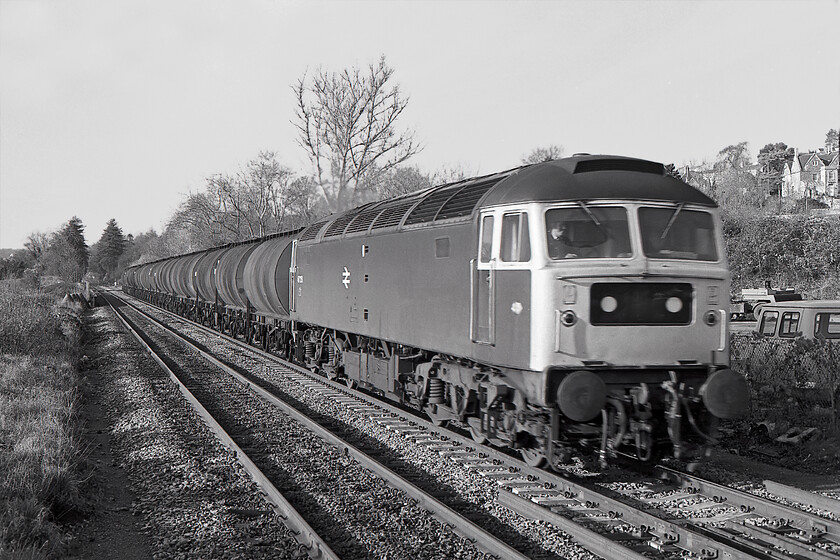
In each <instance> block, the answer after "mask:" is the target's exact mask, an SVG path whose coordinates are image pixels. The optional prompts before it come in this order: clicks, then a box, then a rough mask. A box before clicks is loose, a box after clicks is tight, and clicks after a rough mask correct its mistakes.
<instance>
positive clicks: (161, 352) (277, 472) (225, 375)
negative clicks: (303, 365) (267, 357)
mask: <svg viewBox="0 0 840 560" xmlns="http://www.w3.org/2000/svg"><path fill="white" fill-rule="evenodd" d="M107 299H108V301H109V303H111V306H112V308H113V309H114V310H115V313H117V315H118V316H119V317H121V319H122V320H123V321H124V324H125V325H126V326H127V327H128V328H129V329H131V330H132V331H134V332H136V333H137V335H136V336H137V337H138V339H139V340H141V341H142V342H143V344H144V345H145V346H146V347H147V349H148V350H149V351H150V352H151V353H152V354H153V356H154V357H155V359H156V361H157V362H158V363H159V364H160V365H161V366H162V367H164V368H167V369H168V370H169V371H170V373H171V376H172V378H173V380H174V381H175V382H176V383H178V384H179V387H180V388H181V392H182V393H184V395H185V397H186V398H187V399H188V400H189V401H190V403H191V404H192V405H193V407H194V408H195V409H196V410H197V411H198V413H199V414H200V416H201V417H202V419H204V421H205V423H207V424H208V426H209V427H210V428H211V430H212V431H213V432H214V433H215V434H216V436H217V437H218V438H219V439H220V441H221V442H222V443H223V444H224V445H226V446H227V447H228V448H229V449H231V451H232V452H233V453H235V454H236V457H237V459H238V460H239V461H240V463H241V464H242V465H243V467H245V468H246V470H247V471H248V472H249V473H250V474H251V476H252V478H253V479H254V481H255V482H257V484H258V485H259V486H260V487H261V488H262V490H263V492H265V493H266V495H267V499H268V500H269V501H270V502H271V503H272V504H273V505H274V506H275V508H277V509H278V511H279V512H280V514H281V517H282V518H284V519H285V520H286V522H287V523H288V524H289V527H290V528H291V529H292V530H293V532H294V533H296V534H297V535H298V536H299V539H300V542H301V545H302V546H303V547H304V548H305V549H306V550H307V552H308V554H309V556H310V557H312V558H357V557H380V556H381V554H382V553H381V551H379V552H377V551H376V550H371V551H364V550H361V549H363V548H364V545H363V543H361V542H353V543H352V544H351V545H348V541H359V539H358V538H355V539H354V538H352V537H353V536H355V535H354V534H353V531H352V530H348V529H346V528H345V529H344V530H337V528H338V529H341V525H340V524H341V522H342V521H343V520H341V519H336V510H335V509H332V510H330V511H331V515H327V516H324V515H313V511H314V510H319V509H323V508H324V505H323V503H321V502H324V501H328V500H330V499H332V500H335V501H337V502H339V503H338V505H339V506H342V504H341V503H340V502H342V501H343V502H346V501H347V498H348V497H350V496H349V495H341V494H342V492H343V491H344V489H343V488H342V487H341V484H336V485H335V486H332V483H333V482H336V481H337V479H341V478H345V479H346V478H347V473H348V472H350V473H351V475H352V470H353V469H352V467H354V466H355V467H356V469H357V470H359V471H362V473H361V474H360V475H359V476H358V478H357V479H356V480H351V481H350V483H351V485H353V486H355V487H356V488H357V489H358V490H359V491H360V492H363V493H366V492H367V491H368V490H373V488H367V487H360V485H363V486H364V485H366V484H371V485H372V486H376V487H377V488H375V490H376V491H377V492H378V493H381V494H383V499H382V500H381V501H380V502H379V503H380V505H381V506H382V507H381V508H380V509H381V510H374V511H365V512H364V514H365V516H366V517H368V518H367V519H366V520H364V521H361V522H360V521H359V520H358V518H357V517H356V516H357V512H355V511H354V510H355V509H356V508H354V507H353V506H354V505H355V504H352V503H351V504H347V503H344V504H343V507H342V509H343V510H344V511H345V512H347V513H348V516H349V517H350V518H352V519H348V520H344V521H347V522H348V524H349V525H351V526H352V525H354V524H355V526H356V528H361V527H362V525H364V527H365V528H367V529H369V528H370V525H371V524H372V522H373V521H375V519H376V518H377V516H378V517H380V518H381V517H382V515H390V514H393V513H395V512H394V511H393V508H394V505H395V504H396V505H399V504H400V502H403V503H404V504H405V505H408V506H410V507H408V508H407V513H411V512H410V511H408V510H411V509H414V510H416V511H414V512H413V513H414V515H413V516H410V517H409V519H410V520H411V522H412V523H414V522H415V521H418V520H419V521H422V520H423V518H424V517H427V518H429V517H432V516H434V518H436V519H437V521H436V522H429V519H426V522H425V523H424V524H423V528H424V529H423V531H417V530H416V529H415V530H412V529H411V528H409V527H405V528H404V530H402V531H400V530H394V531H391V532H390V534H389V536H390V538H391V539H395V538H396V539H399V542H397V543H393V542H392V543H390V545H389V546H390V547H392V548H393V549H396V550H410V549H411V548H418V547H419V548H422V547H424V546H426V545H428V544H430V543H427V542H426V543H424V542H423V541H424V540H428V539H429V537H430V536H433V537H435V538H434V539H433V540H434V541H437V542H436V543H435V544H436V545H437V546H439V547H440V548H441V549H442V550H446V549H447V548H451V549H456V550H459V551H460V554H461V555H462V557H464V558H485V557H496V558H511V559H516V560H524V559H527V558H529V557H528V556H525V555H524V554H521V553H520V552H518V551H517V550H516V549H514V548H513V547H511V546H509V545H507V544H506V543H504V542H502V541H501V540H499V539H498V538H496V537H495V536H494V535H493V534H491V533H490V532H489V531H487V530H485V529H483V528H481V527H479V526H478V525H477V524H475V523H473V522H472V521H470V520H469V519H467V518H466V517H464V516H463V515H461V514H459V513H458V512H456V511H455V510H453V509H452V508H450V507H449V506H447V505H445V504H443V503H442V502H441V501H440V500H438V499H437V498H436V497H434V496H432V495H431V494H429V493H428V492H426V491H424V490H423V489H422V488H420V487H419V486H418V485H416V484H414V483H412V482H410V481H408V480H407V479H405V478H403V477H402V476H400V475H399V474H398V473H396V472H395V471H394V470H393V469H390V468H388V467H386V466H385V465H383V464H381V463H380V462H379V461H378V460H377V459H375V458H374V457H372V456H371V455H370V454H369V453H368V452H367V451H365V450H362V449H360V448H359V447H357V446H355V445H353V444H352V443H350V442H349V441H347V440H346V439H344V438H342V437H340V436H339V435H336V432H337V431H340V430H337V429H336V426H335V425H333V426H330V425H329V423H328V422H326V421H325V419H324V418H318V417H317V416H318V415H317V414H312V413H311V412H310V413H309V414H305V413H304V412H301V411H299V410H296V408H295V407H293V406H291V405H290V404H288V403H287V402H284V401H282V400H281V399H279V398H278V397H276V396H275V395H273V394H271V393H270V392H268V391H267V390H265V389H263V388H261V387H259V386H258V385H255V384H253V383H252V382H251V381H249V380H247V379H245V378H244V377H242V376H241V374H239V373H238V372H236V371H235V370H233V369H232V368H230V367H229V366H227V365H226V364H224V363H222V362H221V361H219V360H217V359H216V358H214V357H213V356H211V355H210V354H209V353H207V352H205V351H204V350H202V349H200V348H198V347H197V346H195V345H193V344H191V343H189V342H188V341H186V340H185V339H184V338H183V337H180V336H179V335H177V333H175V332H174V331H172V330H171V329H168V328H166V327H165V326H164V325H162V324H161V323H157V322H154V319H152V318H150V317H149V316H148V315H145V314H142V315H141V311H140V310H139V309H138V308H130V309H128V310H126V309H120V307H121V306H120V305H114V304H113V300H114V299H116V297H115V296H114V295H110V294H109V295H108V296H107ZM176 337H177V339H176ZM185 348H186V349H187V351H186V352H185V351H184V349H185ZM220 374H221V375H220ZM231 380H234V381H235V383H232V382H231ZM237 385H238V386H237ZM235 393H239V396H238V398H234V399H231V396H232V395H234V394H235ZM242 394H244V395H245V399H243V397H242ZM255 398H256V399H261V400H263V401H264V402H268V403H270V404H271V406H272V407H275V408H277V409H279V410H281V411H282V413H283V414H284V415H286V418H283V419H282V422H280V423H281V424H284V425H285V426H287V427H288V426H289V425H290V424H294V423H297V424H299V425H302V426H304V427H305V429H306V431H308V432H311V434H314V436H315V437H317V438H318V439H319V440H321V442H322V443H321V446H322V447H326V448H328V449H318V444H316V443H315V442H313V441H312V438H311V437H310V438H307V436H306V435H304V436H301V435H299V434H292V435H289V434H288V430H286V432H287V435H289V437H293V438H294V440H295V441H293V442H292V447H291V448H289V447H286V448H283V447H282V446H280V445H278V442H277V441H276V440H277V432H276V431H274V429H276V427H277V424H278V423H277V422H269V420H270V419H269V418H267V417H265V416H263V417H261V418H259V420H260V421H259V422H251V423H249V422H248V421H247V420H248V417H249V416H252V412H251V411H252V410H254V409H253V408H251V407H249V406H242V405H243V404H244V402H245V401H246V400H249V399H250V400H254V399H255ZM237 404H238V405H239V406H238V407H237V406H235V405H237ZM302 408H305V407H302ZM231 410H238V412H239V415H238V417H235V416H236V415H233V414H231V413H230V412H231ZM275 418H276V416H275ZM251 419H253V418H251ZM290 420H291V421H290ZM298 431H299V430H298ZM301 446H302V447H303V448H305V449H307V450H308V451H310V452H311V454H308V455H309V456H310V458H312V459H314V463H315V469H314V472H309V473H305V474H301V471H300V470H297V471H295V472H294V474H295V475H296V476H295V477H294V478H295V480H296V483H295V484H293V485H290V484H289V482H288V478H289V475H290V474H292V473H293V469H292V468H291V467H289V466H288V464H287V465H286V467H285V469H283V468H280V469H278V468H276V465H275V466H274V468H271V467H270V468H268V469H266V468H265V465H266V464H267V463H270V462H271V461H270V460H269V459H270V457H271V456H272V455H278V454H284V453H286V454H288V453H292V452H296V453H298V454H302V451H303V449H302V448H301ZM331 456H332V457H331ZM320 459H323V461H322V460H320ZM330 459H337V463H338V465H339V467H340V470H342V471H343V472H341V473H334V475H333V476H330V475H329V473H328V470H327V469H325V468H324V467H325V463H327V462H329V461H330ZM354 462H355V463H357V465H354V464H353V463H354ZM307 476H309V477H311V479H312V480H310V481H309V482H313V484H312V485H311V486H307V485H306V482H305V481H304V479H305V478H306V477H307ZM377 477H378V478H379V479H380V480H379V481H378V482H379V484H377V481H376V480H375V479H377ZM371 479H373V480H371ZM381 481H385V482H386V483H387V487H386V484H382V483H381ZM284 489H285V490H286V491H285V492H284V491H283V490H284ZM330 490H332V491H333V493H334V494H336V495H334V496H328V495H327V494H328V493H329V491H330ZM394 490H397V491H398V492H402V493H404V494H405V497H397V496H395V494H396V492H394ZM284 494H287V495H289V497H287V496H286V495H284ZM395 498H396V499H395ZM360 503H361V501H360ZM366 503H369V502H366ZM333 505H336V504H333ZM402 509H403V507H400V508H399V509H398V511H400V510H402ZM383 510H384V511H383ZM428 512H431V513H432V516H430V515H428ZM316 513H317V512H316ZM313 517H314V519H312V518H313ZM398 518H399V517H398ZM336 522H337V523H339V525H334V524H333V523H336ZM430 529H431V530H430ZM348 532H349V533H351V534H350V535H348V534H347V533H348ZM348 537H350V538H348ZM377 540H378V538H377ZM409 540H410V541H412V542H408V541H409ZM441 541H449V542H448V543H443V544H441ZM470 548H473V549H474V554H469V549H470ZM334 550H335V551H334ZM418 552H419V551H418ZM385 556H387V552H386V553H385ZM417 557H422V555H419V556H417Z"/></svg>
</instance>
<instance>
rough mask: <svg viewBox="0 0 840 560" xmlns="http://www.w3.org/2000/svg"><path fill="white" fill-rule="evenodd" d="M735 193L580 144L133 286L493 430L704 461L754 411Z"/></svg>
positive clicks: (148, 268)
mask: <svg viewBox="0 0 840 560" xmlns="http://www.w3.org/2000/svg"><path fill="white" fill-rule="evenodd" d="M729 281H730V278H729V271H728V267H727V263H726V257H725V254H724V246H723V241H722V234H721V227H720V217H719V211H718V208H717V205H716V204H715V203H714V201H712V200H711V199H709V198H708V197H706V196H705V195H704V194H702V193H701V192H699V191H697V190H696V189H694V188H692V187H690V186H689V185H687V184H685V183H684V182H682V181H680V180H678V179H676V178H673V177H671V176H669V175H667V174H666V173H665V170H664V167H663V166H662V165H661V164H658V163H655V162H650V161H645V160H638V159H632V158H624V157H618V156H575V157H572V158H565V159H561V160H556V161H553V162H546V163H541V164H535V165H530V166H524V167H521V168H517V169H512V170H509V171H505V172H501V173H496V174H491V175H487V176H483V177H476V178H472V179H466V180H462V181H457V182H455V183H450V184H447V185H442V186H439V187H432V188H430V189H427V190H424V191H422V192H416V193H410V194H407V195H403V196H400V197H396V198H392V199H388V200H384V201H380V202H375V203H370V204H367V205H364V206H361V207H358V208H354V209H351V210H349V211H347V212H344V213H341V214H337V215H334V216H331V217H329V218H327V219H324V220H321V221H318V222H316V223H313V224H311V225H310V226H308V227H305V228H303V229H301V230H299V231H295V232H286V233H283V234H278V235H274V236H271V237H268V238H263V239H258V240H251V241H248V242H244V243H240V244H234V245H228V246H225V247H218V248H213V249H209V250H207V251H202V252H198V253H193V254H190V255H186V256H181V257H174V258H172V259H165V260H162V261H158V262H154V263H149V264H145V265H139V266H136V267H132V268H130V269H128V270H127V271H126V273H125V275H124V279H123V282H124V286H125V288H126V289H127V291H129V292H131V293H134V294H135V295H138V296H140V297H144V298H146V299H149V300H151V301H155V302H157V303H158V304H162V305H164V306H166V307H169V308H172V309H174V310H176V311H178V312H180V313H182V314H185V315H187V316H189V317H190V318H193V319H195V320H198V321H200V322H202V323H204V324H207V325H211V326H214V327H215V328H218V329H220V330H222V331H223V332H227V333H229V334H233V335H235V336H242V337H244V338H246V339H247V340H249V341H250V342H253V343H255V344H259V345H260V346H262V347H264V348H266V349H270V350H273V351H275V352H277V353H279V354H281V355H282V356H284V357H286V358H289V359H292V360H295V361H297V362H299V363H301V364H304V365H306V366H307V367H310V368H312V369H318V370H320V371H322V372H323V373H324V374H326V375H328V376H330V377H334V378H340V379H344V380H346V382H347V383H348V384H349V385H352V386H362V387H364V388H366V389H368V390H371V391H375V392H378V393H381V394H383V395H385V396H388V397H390V398H393V399H395V400H399V401H400V402H402V403H404V404H407V405H411V406H414V407H417V408H418V409H421V410H423V411H424V412H425V413H426V414H428V415H429V416H430V417H431V418H432V419H434V420H435V421H437V422H438V423H440V424H449V425H451V426H457V427H461V428H463V429H466V430H469V431H470V432H471V433H472V435H473V437H475V438H476V439H477V440H480V441H491V442H493V443H495V444H497V445H502V446H508V447H511V448H514V449H519V450H520V451H521V452H522V455H523V456H524V457H525V458H526V460H528V461H529V462H531V463H534V464H542V463H544V462H546V461H548V462H551V463H557V462H559V461H562V460H564V459H565V458H566V457H568V455H569V453H570V452H571V450H572V449H573V448H574V447H575V446H577V445H579V444H581V443H589V444H590V445H594V446H595V447H596V448H600V451H601V453H602V454H603V456H609V455H613V454H615V453H618V452H630V453H632V454H635V456H636V457H637V458H638V459H640V460H643V461H655V460H656V459H657V457H659V456H660V455H661V454H662V453H671V454H673V455H675V456H677V457H684V458H690V457H694V456H698V455H701V454H703V453H704V451H705V449H706V448H707V447H708V446H709V445H712V444H714V443H715V440H714V432H715V429H716V422H717V419H718V418H733V417H737V416H739V415H741V414H744V413H746V411H747V409H748V407H749V392H748V390H747V385H746V381H745V380H744V378H743V377H742V376H740V375H737V374H735V373H734V372H732V371H731V370H730V369H729V368H728V361H729V349H728V337H727V331H728V329H727V320H728V308H727V306H728V298H727V295H728V293H729Z"/></svg>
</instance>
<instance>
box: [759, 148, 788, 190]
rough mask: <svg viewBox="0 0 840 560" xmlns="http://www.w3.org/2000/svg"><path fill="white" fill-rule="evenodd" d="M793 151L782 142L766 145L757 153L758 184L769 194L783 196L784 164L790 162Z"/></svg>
mask: <svg viewBox="0 0 840 560" xmlns="http://www.w3.org/2000/svg"><path fill="white" fill-rule="evenodd" d="M794 153H795V152H794V149H793V148H789V147H788V145H787V144H785V143H784V142H776V143H775V144H766V145H765V146H764V147H763V148H761V149H760V150H759V151H758V165H759V177H758V178H759V182H760V183H761V186H762V188H764V189H766V191H767V192H768V193H770V194H779V195H780V196H781V195H782V194H783V193H782V192H781V189H782V175H783V172H784V167H785V163H787V162H792V161H793V157H794Z"/></svg>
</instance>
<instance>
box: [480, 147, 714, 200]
mask: <svg viewBox="0 0 840 560" xmlns="http://www.w3.org/2000/svg"><path fill="white" fill-rule="evenodd" d="M594 199H630V200H649V201H663V202H678V203H681V202H684V203H689V204H699V205H703V206H713V207H714V206H717V204H716V203H715V201H714V200H712V199H711V198H709V197H708V196H706V195H705V194H703V193H702V192H700V191H699V190H697V189H695V188H694V187H692V186H691V185H688V184H687V183H685V182H684V181H681V180H679V179H677V178H675V177H672V176H671V175H669V174H667V173H666V172H665V167H664V166H663V165H662V164H661V163H656V162H652V161H647V160H643V159H634V158H627V157H620V156H590V155H585V156H574V157H570V158H564V159H558V160H554V161H550V162H546V163H541V164H537V165H531V166H527V167H524V168H522V169H520V170H519V171H518V172H517V173H515V174H513V175H511V176H510V177H508V178H507V179H505V180H504V181H501V182H500V183H499V184H498V185H496V187H495V188H494V189H493V190H491V191H490V192H489V193H488V194H487V196H486V197H485V199H484V200H483V201H482V206H495V205H497V204H510V203H516V202H531V201H573V200H594Z"/></svg>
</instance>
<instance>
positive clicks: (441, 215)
mask: <svg viewBox="0 0 840 560" xmlns="http://www.w3.org/2000/svg"><path fill="white" fill-rule="evenodd" d="M503 178H504V177H494V178H492V179H490V180H487V181H480V182H478V183H472V184H470V185H466V186H465V187H463V188H462V189H461V190H460V191H458V192H457V193H456V194H455V195H454V196H452V198H450V199H449V200H448V201H447V202H446V204H444V205H443V207H442V208H441V209H440V211H439V212H438V213H437V215H436V216H435V220H445V219H447V218H460V217H461V216H469V215H470V214H472V211H473V208H475V205H476V204H478V201H479V200H481V197H482V196H484V193H486V192H487V191H489V190H490V189H492V188H493V186H494V185H495V184H496V183H498V182H499V181H501V180H502V179H503Z"/></svg>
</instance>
